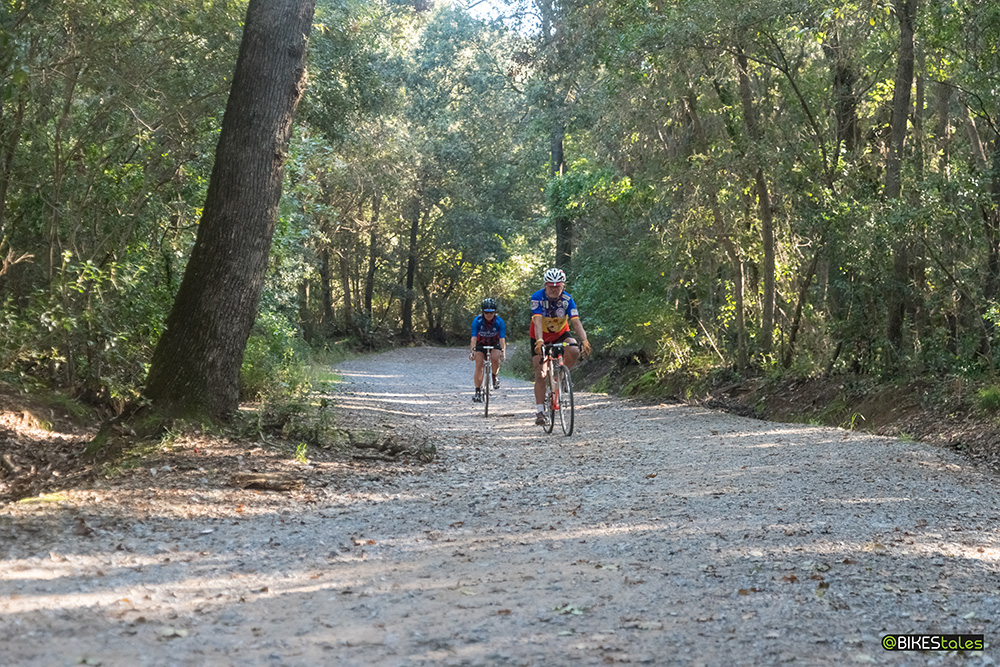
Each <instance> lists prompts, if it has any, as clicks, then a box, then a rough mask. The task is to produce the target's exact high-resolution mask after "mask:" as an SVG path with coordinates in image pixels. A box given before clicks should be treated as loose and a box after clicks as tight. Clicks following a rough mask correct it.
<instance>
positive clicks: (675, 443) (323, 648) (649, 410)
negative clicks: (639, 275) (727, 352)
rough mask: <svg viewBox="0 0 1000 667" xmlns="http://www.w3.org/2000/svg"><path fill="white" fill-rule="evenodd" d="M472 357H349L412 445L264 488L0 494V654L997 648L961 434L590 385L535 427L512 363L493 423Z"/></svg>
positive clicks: (192, 480)
mask: <svg viewBox="0 0 1000 667" xmlns="http://www.w3.org/2000/svg"><path fill="white" fill-rule="evenodd" d="M464 355H465V353H464V351H462V350H456V349H436V348H415V349H408V350H396V351H392V352H388V353H385V354H380V355H375V356H367V357H364V358H360V359H357V360H354V361H350V362H347V363H345V364H343V365H342V367H341V368H340V370H341V372H342V373H343V379H344V383H343V384H342V385H341V387H340V389H339V391H338V392H337V394H336V397H335V400H336V402H337V404H338V406H340V408H341V409H342V410H343V411H344V413H343V417H342V421H343V422H344V423H346V424H348V425H373V424H381V425H387V426H393V427H394V428H393V430H394V432H396V433H402V434H405V435H406V436H407V437H412V438H415V439H420V440H421V441H422V440H424V439H426V440H427V442H429V443H430V444H433V445H434V446H435V447H436V449H437V457H436V458H435V459H434V460H433V461H432V462H431V463H428V464H422V463H420V462H418V461H414V460H409V459H407V458H406V457H403V458H402V459H401V460H400V461H398V462H381V461H374V460H354V461H351V462H335V461H334V462H326V463H314V464H310V465H307V466H301V470H300V474H301V475H302V476H303V477H304V478H305V480H306V486H305V488H304V489H303V490H300V491H295V492H290V493H280V492H266V491H265V492H261V491H250V490H237V489H225V488H217V487H216V486H214V485H211V484H208V485H206V484H205V479H206V478H204V477H202V478H200V482H199V478H198V474H199V471H198V470H190V471H187V472H188V474H187V475H186V476H181V474H180V472H179V471H176V470H173V469H172V468H171V465H170V464H169V463H168V464H166V468H165V469H164V468H163V464H161V468H160V470H159V471H156V470H153V471H152V472H150V471H148V470H144V471H142V475H140V474H139V473H136V474H135V475H134V476H133V477H131V478H130V479H132V480H133V481H136V483H133V484H132V485H130V487H129V488H113V487H107V488H105V487H102V488H94V489H80V490H76V491H73V492H71V493H68V494H64V495H62V496H60V497H59V498H58V499H56V500H53V502H48V503H46V502H36V503H20V504H16V505H14V504H11V505H8V506H6V507H3V508H0V568H2V569H0V663H2V664H4V665H78V664H91V665H97V664H100V665H229V664H240V665H244V664H258V665H260V664H264V665H358V666H367V665H400V666H405V665H598V664H607V663H626V664H627V663H637V664H652V665H675V664H676V665H724V664H729V665H771V664H777V663H789V664H807V665H812V664H823V665H841V664H851V663H854V664H857V663H861V664H864V663H874V664H891V665H928V664H945V665H950V664H962V665H981V664H993V662H994V659H995V658H996V655H997V654H996V648H995V646H994V644H995V635H996V631H995V626H996V623H997V622H998V621H1000V509H998V508H1000V493H998V485H997V478H996V477H995V476H993V475H991V474H990V473H988V472H986V471H984V470H978V469H976V468H973V467H970V465H969V464H968V462H967V461H966V460H964V459H963V458H962V457H961V456H960V455H958V454H955V453H953V452H950V451H947V450H944V449H937V448H933V447H930V446H927V445H923V444H920V443H916V442H905V441H900V440H893V439H888V438H878V437H871V436H866V435H859V434H854V433H850V432H847V431H843V430H838V429H831V428H818V427H807V426H800V425H784V424H775V423H768V422H761V421H754V420H751V419H745V418H741V417H735V416H731V415H726V414H722V413H717V412H712V411H709V410H705V409H700V408H696V407H689V406H681V405H647V404H641V403H636V402H627V401H622V400H619V399H615V398H610V397H607V396H603V395H597V394H586V393H578V394H577V410H576V418H577V423H576V432H575V433H574V434H573V435H572V436H570V437H565V436H563V435H562V434H561V433H560V432H559V428H558V426H557V427H556V432H555V433H553V434H552V435H546V434H544V433H543V432H542V431H541V429H540V428H538V427H536V426H534V425H533V407H532V404H533V400H532V399H531V397H530V394H531V388H530V385H529V383H527V382H524V381H520V380H514V379H509V378H505V379H504V380H503V387H502V388H501V390H500V391H499V396H495V400H494V402H493V403H492V404H491V415H490V417H489V418H488V419H484V418H483V417H482V411H481V406H480V405H479V404H473V403H472V402H471V384H472V364H471V362H469V361H468V360H467V359H466V358H465V356H464ZM404 373H405V374H406V376H405V377H404V376H403V374H404ZM254 456H255V453H254V452H253V451H249V452H245V453H244V454H243V455H242V456H241V457H239V459H238V460H239V465H241V466H243V465H245V464H246V461H247V460H250V461H252V460H254ZM256 456H257V457H258V458H260V460H261V461H265V459H266V457H263V455H261V454H260V453H259V452H258V453H257V454H256ZM261 465H263V463H262V464H261ZM202 472H204V471H202ZM157 473H158V474H157ZM206 474H207V473H206ZM172 475H174V477H172ZM170 480H174V481H173V482H171V481H170ZM140 481H141V482H142V483H141V484H140V483H138V482H140ZM199 483H200V486H199ZM887 633H892V634H896V633H905V634H924V633H938V634H965V635H970V634H984V635H985V640H986V644H987V646H986V648H985V650H983V651H948V652H942V651H910V652H901V651H886V650H885V649H883V647H882V639H883V636H885V635H886V634H887Z"/></svg>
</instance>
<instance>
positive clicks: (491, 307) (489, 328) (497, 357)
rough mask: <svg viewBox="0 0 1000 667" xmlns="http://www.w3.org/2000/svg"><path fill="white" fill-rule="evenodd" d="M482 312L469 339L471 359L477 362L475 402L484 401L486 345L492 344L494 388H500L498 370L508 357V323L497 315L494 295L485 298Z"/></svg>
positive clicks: (476, 319) (491, 363) (474, 378)
mask: <svg viewBox="0 0 1000 667" xmlns="http://www.w3.org/2000/svg"><path fill="white" fill-rule="evenodd" d="M481 308H482V311H483V312H482V314H481V315H476V318H475V319H474V320H472V340H470V341H469V359H474V360H475V362H476V371H475V373H474V374H473V381H474V382H475V383H476V395H475V396H473V397H472V400H473V402H475V403H482V402H483V396H482V390H481V389H480V387H482V384H483V373H484V372H485V369H484V366H485V365H486V364H485V362H486V350H484V349H483V346H484V345H492V346H493V349H492V350H490V370H491V371H493V388H494V389H499V388H500V378H498V377H497V372H499V370H500V361H501V360H502V359H506V358H507V325H506V324H504V321H503V320H502V319H501V318H500V316H499V315H497V300H496V299H494V298H493V297H487V298H485V299H483V303H482V306H481Z"/></svg>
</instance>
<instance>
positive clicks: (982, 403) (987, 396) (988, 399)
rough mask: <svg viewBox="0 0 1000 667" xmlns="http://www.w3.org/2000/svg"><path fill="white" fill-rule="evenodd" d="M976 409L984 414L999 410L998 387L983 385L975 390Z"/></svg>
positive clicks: (999, 388)
mask: <svg viewBox="0 0 1000 667" xmlns="http://www.w3.org/2000/svg"><path fill="white" fill-rule="evenodd" d="M975 407H976V410H977V411H979V412H980V413H982V414H985V415H996V414H997V413H998V412H1000V387H983V388H982V389H980V390H979V391H977V392H976V403H975Z"/></svg>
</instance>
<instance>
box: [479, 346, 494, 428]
mask: <svg viewBox="0 0 1000 667" xmlns="http://www.w3.org/2000/svg"><path fill="white" fill-rule="evenodd" d="M494 349H496V346H495V345H479V346H477V347H476V352H480V351H482V353H483V357H484V359H483V380H482V382H480V384H479V391H480V393H481V395H482V397H483V417H489V416H490V392H492V391H493V361H492V359H490V355H491V353H492V352H493V350H494Z"/></svg>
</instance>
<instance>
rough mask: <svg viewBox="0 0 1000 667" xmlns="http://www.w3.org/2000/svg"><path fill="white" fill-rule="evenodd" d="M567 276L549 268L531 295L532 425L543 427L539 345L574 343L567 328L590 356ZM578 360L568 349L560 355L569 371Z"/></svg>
mask: <svg viewBox="0 0 1000 667" xmlns="http://www.w3.org/2000/svg"><path fill="white" fill-rule="evenodd" d="M565 285H566V274H565V272H563V270H562V269H549V270H548V271H546V272H545V287H543V288H542V289H540V290H538V291H537V292H535V293H534V294H532V295H531V329H530V331H529V336H530V340H531V349H532V350H533V351H534V356H533V357H531V366H532V368H534V370H535V413H536V414H535V423H536V424H540V425H544V424H545V380H544V379H542V345H544V344H545V343H562V342H566V343H576V342H577V340H576V339H575V338H573V336H572V335H571V334H570V332H569V328H570V325H572V326H573V329H574V330H575V331H576V335H577V336H579V337H580V341H582V342H580V345H582V346H583V354H584V355H589V354H590V342H589V341H588V340H587V332H586V331H584V330H583V324H582V323H581V322H580V314H579V313H578V312H577V310H576V302H574V301H573V297H571V296H570V295H569V294H568V293H567V292H565V291H564V287H565ZM579 358H580V350H579V349H577V348H576V347H567V348H566V351H565V353H564V354H563V361H564V363H565V364H566V365H567V366H568V367H570V368H572V367H573V365H574V364H575V363H576V362H577V360H578V359H579Z"/></svg>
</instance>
